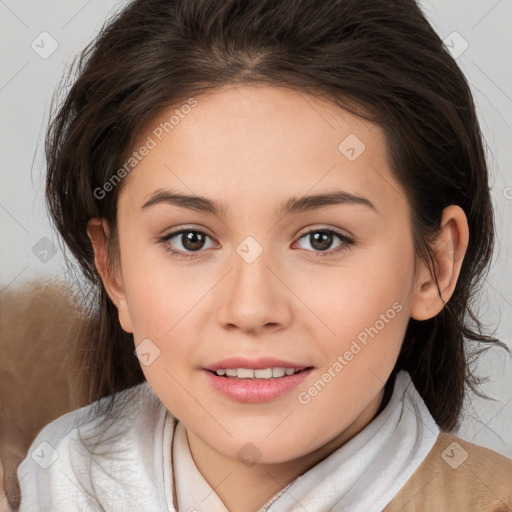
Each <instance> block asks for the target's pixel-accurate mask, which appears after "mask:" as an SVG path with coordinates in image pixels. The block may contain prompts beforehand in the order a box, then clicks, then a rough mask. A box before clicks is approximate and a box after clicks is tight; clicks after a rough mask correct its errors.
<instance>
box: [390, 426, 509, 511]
mask: <svg viewBox="0 0 512 512" xmlns="http://www.w3.org/2000/svg"><path fill="white" fill-rule="evenodd" d="M466 455H467V457H466ZM511 511H512V460H510V459H508V458H507V457H505V456H503V455H501V454H499V453H497V452H494V451H492V450H489V449H487V448H483V447H481V446H478V445H476V444H473V443H469V442H467V441H464V440H462V439H460V438H458V437H456V436H454V435H453V434H450V433H447V432H441V433H440V434H439V437H438V439H437V442H436V444H435V445H434V447H433V448H432V450H431V451H430V453H429V454H428V456H427V458H426V459H425V460H424V461H423V463H422V464H421V465H420V467H419V468H418V469H417V470H416V472H415V473H414V474H413V476H412V477H411V478H410V479H409V481H408V482H407V483H406V485H405V486H404V487H403V488H402V490H401V491H400V492H399V493H398V494H397V495H396V497H395V498H394V499H393V501H392V502H391V503H390V504H389V505H388V506H387V507H386V508H385V509H384V511H383V512H511Z"/></svg>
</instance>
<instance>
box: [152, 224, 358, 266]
mask: <svg viewBox="0 0 512 512" xmlns="http://www.w3.org/2000/svg"><path fill="white" fill-rule="evenodd" d="M183 233H200V234H201V235H204V236H207V237H208V238H211V237H210V236H209V235H208V234H207V233H205V232H204V231H201V230H200V229H181V230H179V231H174V232H172V233H169V234H168V235H165V236H164V237H162V238H160V239H159V242H160V243H162V244H163V246H164V249H165V250H166V251H167V252H169V253H171V254H172V255H173V256H177V257H178V258H181V259H184V260H189V259H191V258H196V257H197V254H196V253H201V252H203V251H202V250H200V249H199V250H197V251H191V252H185V253H184V252H183V251H181V250H178V251H177V250H174V249H171V247H169V244H168V243H167V242H168V241H169V240H170V239H171V238H174V237H175V236H177V235H181V234H183ZM312 233H328V234H333V235H336V236H337V237H338V238H339V239H340V240H341V241H342V242H343V243H342V245H340V246H339V247H338V248H336V249H331V250H329V251H313V255H312V256H308V257H313V258H323V257H327V256H332V255H333V254H336V253H342V252H343V251H346V250H350V249H351V248H352V245H354V241H353V240H351V239H350V238H348V237H346V236H345V235H342V234H341V233H339V232H338V231H335V230H333V229H313V230H311V231H308V232H307V233H304V234H302V235H301V236H300V238H299V240H301V239H302V238H304V237H306V236H308V235H311V234H312ZM305 250H306V249H305ZM308 252H311V251H308Z"/></svg>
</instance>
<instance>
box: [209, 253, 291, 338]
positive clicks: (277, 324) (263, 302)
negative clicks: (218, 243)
mask: <svg viewBox="0 0 512 512" xmlns="http://www.w3.org/2000/svg"><path fill="white" fill-rule="evenodd" d="M231 263H232V266H233V267H234V268H233V269H232V270H231V272H229V274H228V275H227V276H226V278H225V280H224V284H223V287H222V289H221V294H222V295H221V301H220V306H219V308H218V321H219V323H220V325H221V326H222V327H224V328H226V329H229V330H233V329H240V330H241V331H243V332H246V333H252V334H258V333H260V332H268V331H269V330H272V331H276V330H280V329H283V328H285V327H286V326H288V325H289V323H290V320H291V317H292V311H291V304H290V299H291V296H292V294H291V292H290V290H289V289H288V288H287V286H286V284H285V282H286V279H284V276H280V275H279V270H278V269H279V265H277V264H276V263H275V262H273V261H271V258H270V257H269V255H268V254H267V253H266V251H265V250H264V251H263V252H262V253H261V254H260V256H259V257H258V258H256V260H254V261H253V262H252V263H249V262H248V261H246V260H245V259H244V258H243V257H241V256H239V254H238V253H236V252H235V253H234V255H233V258H232V259H231Z"/></svg>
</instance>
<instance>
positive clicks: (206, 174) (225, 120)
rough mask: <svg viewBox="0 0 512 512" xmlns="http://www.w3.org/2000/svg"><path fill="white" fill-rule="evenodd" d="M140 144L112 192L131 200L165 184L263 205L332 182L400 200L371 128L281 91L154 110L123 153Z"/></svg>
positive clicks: (208, 97)
mask: <svg viewBox="0 0 512 512" xmlns="http://www.w3.org/2000/svg"><path fill="white" fill-rule="evenodd" d="M189 105H194V106H193V107H190V106H189ZM144 145H146V146H148V147H149V146H151V149H150V150H149V151H144V153H146V154H145V156H144V157H143V158H141V159H140V161H139V162H138V163H137V165H136V167H135V168H134V170H133V171H131V172H130V174H129V175H128V176H127V177H126V178H125V179H126V180H127V182H126V183H124V184H123V185H124V187H123V188H126V192H124V191H123V193H122V195H121V198H120V201H121V200H122V196H123V195H124V196H125V202H127V203H128V204H130V205H135V204H138V205H139V207H140V206H141V205H142V204H143V203H144V202H145V201H146V200H147V199H148V197H149V196H150V195H151V194H152V193H154V191H155V189H156V188H165V187H169V188H172V189H174V190H176V189H179V190H181V191H182V193H189V194H190V193H192V194H193V193H197V194H199V195H210V196H212V197H217V198H218V197H222V198H225V199H226V202H228V203H229V200H230V197H231V194H233V196H237V197H240V196H244V197H245V198H246V199H248V198H250V197H255V196H256V195H258V194H260V193H261V194H263V195H264V197H266V198H267V200H268V201H269V202H270V201H271V200H272V198H274V197H275V198H276V199H277V198H279V199H281V200H282V199H286V198H288V197H290V196H291V195H304V194H306V193H307V192H308V191H311V192H323V191H325V190H326V189H330V188H333V187H335V188H336V189H339V188H340V187H341V188H343V189H345V190H347V192H351V193H354V194H356V193H357V194H359V195H365V196H373V197H374V199H375V201H374V202H375V203H383V202H386V200H387V201H388V202H389V201H391V202H392V201H396V200H397V199H398V200H399V201H400V200H402V201H403V200H404V199H405V193H404V191H403V189H402V188H401V187H400V185H399V183H398V182H397V181H396V179H395V178H394V176H393V175H392V173H391V171H390V168H389V164H388V150H387V143H386V139H385V134H384V132H383V130H382V129H381V128H380V127H378V126H377V125H375V124H373V123H371V122H369V121H366V120H364V119H362V118H360V117H358V116H355V115H354V114H351V113H349V112H347V111H346V110H343V109H341V108H339V107H336V106H335V105H333V104H332V103H330V102H327V101H325V100H322V99H319V98H317V97H313V96H311V95H308V94H306V93H304V92H300V91H296V90H291V89H288V88H283V87H273V86H268V85H243V86H226V87H222V88H220V89H215V90H212V91H209V92H208V93H206V94H203V95H200V96H197V97H194V98H193V101H188V102H184V103H183V104H182V105H175V106H173V107H169V108H168V109H165V110H163V111H162V112H160V113H159V115H158V116H156V117H155V118H153V119H152V120H151V121H150V122H148V123H147V124H146V125H145V126H144V128H143V129H142V130H141V132H140V134H139V137H138V138H137V140H136V143H135V144H134V147H133V150H134V151H138V149H140V148H142V147H143V146H144ZM397 196H398V197H397ZM223 202H224V201H223ZM372 202H373V199H372Z"/></svg>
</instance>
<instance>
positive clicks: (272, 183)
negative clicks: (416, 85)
mask: <svg viewBox="0 0 512 512" xmlns="http://www.w3.org/2000/svg"><path fill="white" fill-rule="evenodd" d="M195 101H197V103H196V104H195V106H194V107H193V108H190V109H183V111H182V115H181V116H179V122H178V123H176V124H174V125H173V127H172V129H169V126H167V130H168V133H166V132H165V131H162V123H165V122H166V121H167V122H168V121H169V119H170V118H171V116H172V115H173V114H174V111H175V110H176V107H173V108H172V109H169V110H168V111H167V112H165V113H164V114H163V115H162V116H161V117H159V118H158V119H155V120H154V121H153V122H152V123H150V125H148V126H147V127H146V129H145V130H144V132H143V133H141V135H140V138H139V141H138V142H137V144H136V145H135V146H136V148H135V149H137V148H139V147H141V146H143V145H144V144H146V146H147V147H151V146H153V145H154V147H151V149H149V150H148V151H147V154H146V155H145V156H144V157H143V158H141V160H140V162H139V163H138V165H137V166H136V168H135V169H134V170H133V171H131V173H130V174H129V175H128V176H126V177H125V178H124V180H125V182H124V183H123V188H122V191H121V193H120V196H119V201H118V233H119V251H120V261H119V281H118V282H119V286H120V289H121V290H122V291H121V293H120V295H119V296H120V297H121V299H120V300H118V303H117V306H118V309H119V315H120V321H121V324H122V326H123V328H124V329H125V330H127V331H128V332H133V335H134V339H135V344H136V346H137V347H138V350H139V357H140V358H141V366H142V369H143V371H144V373H145V376H146V378H147V380H148V382H149V384H150V386H151V387H152V389H153V390H154V391H155V393H156V394H157V395H158V396H159V398H160V399H161V401H162V402H163V404H164V405H165V406H166V407H167V409H168V410H169V411H170V412H171V413H172V414H173V415H175V416H176V417H177V418H178V419H179V420H181V421H182V422H183V424H184V425H185V427H186V428H187V430H188V435H189V442H190V443H191V446H192V445H193V448H194V450H196V451H197V452H199V451H200V450H201V449H202V450H205V451H206V450H209V452H210V453H216V454H220V455H221V456H223V457H227V458H230V459H236V458H240V457H241V456H243V454H244V450H246V451H249V452H251V450H252V455H254V456H256V457H258V459H259V461H260V462H261V463H286V462H289V461H293V460H298V459H299V458H301V457H307V456H308V454H310V453H313V452H315V451H318V450H321V449H322V447H326V446H335V445H337V444H340V443H342V441H343V440H346V439H348V438H350V437H351V436H352V435H354V434H355V433H357V432H358V431H359V430H361V428H363V427H364V426H365V425H366V424H367V423H369V422H370V421H371V420H372V419H373V417H375V414H376V412H377V410H378V407H379V405H380V403H381V400H382V391H383V387H384V384H385V382H386V380H387V379H388V377H389V375H390V373H391V371H392V369H393V367H394V364H395V361H396V359H397V357H398V354H399V351H400V347H401V344H402V340H403V338H404V333H405V329H406V326H407V323H408V320H409V318H410V311H411V300H412V297H413V293H414V290H415V289H416V272H415V266H414V250H413V243H412V235H411V222H410V214H409V206H408V204H407V200H406V195H405V192H404V190H403V189H402V187H401V185H400V184H399V183H398V181H397V180H396V179H395V178H394V177H393V175H392V173H391V170H390V168H389V165H388V158H387V152H386V141H385V138H384V133H383V131H382V130H381V129H380V128H379V127H377V126H376V125H373V124H371V123H369V122H366V121H363V120H362V119H360V118H358V117H355V116H353V115H351V114H348V113H347V112H346V111H344V110H341V109H338V108H336V107H334V106H332V105H330V104H327V103H324V102H323V101H321V100H319V99H315V98H312V97H311V96H307V95H305V94H302V93H299V92H296V91H292V90H290V89H284V88H277V87H271V86H262V85H245V86H239V87H234V86H229V87H224V88H221V89H216V90H215V91H214V92H211V93H208V94H206V95H204V96H200V97H196V98H195ZM185 110H186V111H187V112H188V113H187V114H186V115H185V114H183V112H184V111H185ZM176 119H178V117H177V118H176ZM148 137H149V138H150V139H151V140H152V141H153V143H152V142H151V141H150V139H148ZM143 153H146V151H143ZM179 195H187V196H192V198H189V199H183V198H182V199H180V198H179V197H178V196H179ZM313 196H319V197H318V198H316V199H313ZM199 198H203V199H201V200H199ZM141 355H142V357H141ZM237 358H239V359H240V360H239V361H236V360H233V359H237ZM227 359H231V361H226V360H227ZM207 368H208V369H207ZM218 368H220V369H221V372H220V373H222V369H226V368H227V369H237V368H245V369H248V370H251V369H253V370H254V369H259V370H260V372H257V374H256V373H255V374H254V377H253V378H252V379H246V378H244V377H247V376H248V375H249V376H250V375H251V372H250V371H249V372H247V371H245V372H244V371H242V372H240V373H237V374H236V375H237V376H238V377H227V376H225V375H224V376H217V375H215V374H214V371H212V370H215V369H218ZM266 368H267V369H268V368H273V370H270V371H269V370H266V371H265V369H266ZM282 368H284V369H286V368H288V370H289V372H288V373H290V369H292V370H301V371H300V372H298V373H295V374H294V375H289V376H288V375H287V374H286V370H284V373H285V376H284V377H280V376H279V375H282V373H283V370H282ZM269 372H270V373H269ZM228 373H231V372H228ZM270 375H275V376H273V377H272V378H271V379H265V380H264V379H263V377H268V376H270ZM248 443H251V444H248ZM249 454H251V453H249Z"/></svg>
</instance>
